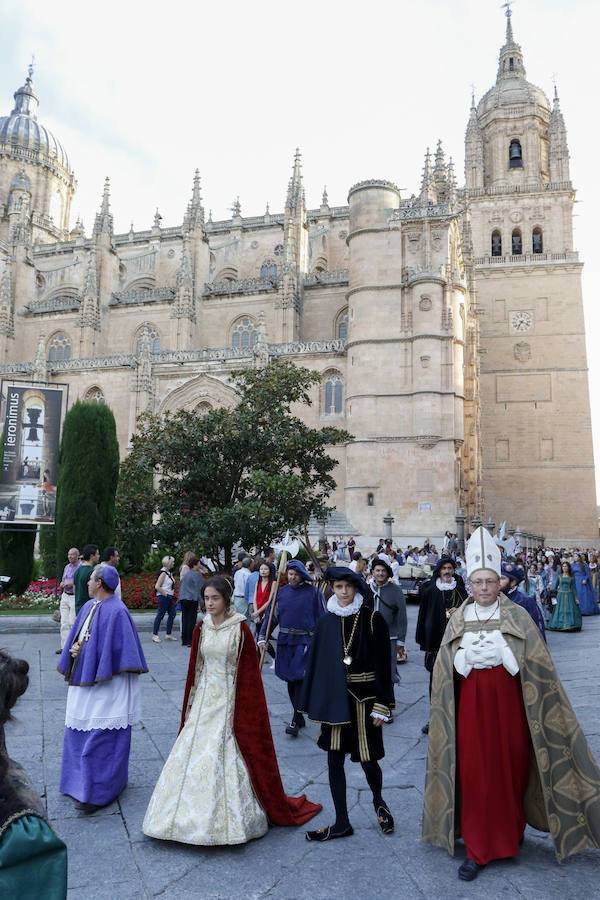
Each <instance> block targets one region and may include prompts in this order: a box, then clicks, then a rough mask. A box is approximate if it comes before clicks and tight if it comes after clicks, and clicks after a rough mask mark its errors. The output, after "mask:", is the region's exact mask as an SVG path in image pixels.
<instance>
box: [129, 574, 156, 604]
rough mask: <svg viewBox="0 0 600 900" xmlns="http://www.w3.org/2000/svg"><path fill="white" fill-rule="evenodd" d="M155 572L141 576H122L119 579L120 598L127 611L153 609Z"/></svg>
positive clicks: (154, 601)
mask: <svg viewBox="0 0 600 900" xmlns="http://www.w3.org/2000/svg"><path fill="white" fill-rule="evenodd" d="M155 584H156V572H142V573H141V575H124V576H123V578H122V579H121V596H122V598H123V602H124V603H125V606H126V607H127V608H128V609H155V608H156V592H155V590H154V585H155Z"/></svg>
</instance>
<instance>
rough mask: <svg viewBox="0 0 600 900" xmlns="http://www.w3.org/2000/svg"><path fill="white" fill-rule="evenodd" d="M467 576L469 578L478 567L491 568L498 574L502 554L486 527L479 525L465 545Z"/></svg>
mask: <svg viewBox="0 0 600 900" xmlns="http://www.w3.org/2000/svg"><path fill="white" fill-rule="evenodd" d="M465 556H466V563H467V576H468V577H469V578H471V576H472V575H473V573H474V572H478V571H479V570H480V569H491V570H492V572H496V574H497V575H500V566H501V562H502V556H501V554H500V549H499V547H498V546H497V544H496V542H495V541H494V538H493V537H492V536H491V534H490V533H489V531H488V530H487V528H484V527H483V526H481V527H480V528H478V529H477V530H476V531H474V532H473V534H472V535H471V537H470V538H469V540H468V541H467V546H466V547H465Z"/></svg>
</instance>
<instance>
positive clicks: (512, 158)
mask: <svg viewBox="0 0 600 900" xmlns="http://www.w3.org/2000/svg"><path fill="white" fill-rule="evenodd" d="M508 167H509V169H522V168H523V151H522V150H521V141H518V140H517V139H516V138H513V140H512V141H511V142H510V145H509V148H508Z"/></svg>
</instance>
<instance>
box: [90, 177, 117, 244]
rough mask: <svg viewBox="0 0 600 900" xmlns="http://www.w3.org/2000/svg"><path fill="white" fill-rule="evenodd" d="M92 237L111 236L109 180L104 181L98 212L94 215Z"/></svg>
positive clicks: (111, 219) (111, 218)
mask: <svg viewBox="0 0 600 900" xmlns="http://www.w3.org/2000/svg"><path fill="white" fill-rule="evenodd" d="M92 233H93V235H94V237H96V236H97V235H99V234H109V235H110V236H111V237H112V235H113V217H112V213H111V211H110V179H109V178H108V177H107V178H106V179H105V180H104V191H103V192H102V203H101V204H100V212H99V213H96V219H95V222H94V230H93V232H92Z"/></svg>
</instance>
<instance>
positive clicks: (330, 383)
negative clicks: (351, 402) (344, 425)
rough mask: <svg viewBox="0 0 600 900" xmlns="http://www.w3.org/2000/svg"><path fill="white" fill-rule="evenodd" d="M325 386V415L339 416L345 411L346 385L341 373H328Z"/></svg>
mask: <svg viewBox="0 0 600 900" xmlns="http://www.w3.org/2000/svg"><path fill="white" fill-rule="evenodd" d="M324 377H325V382H324V386H323V414H324V415H326V416H339V415H341V414H342V412H343V411H344V383H343V381H342V376H341V375H340V373H339V372H326V373H325V376H324Z"/></svg>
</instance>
